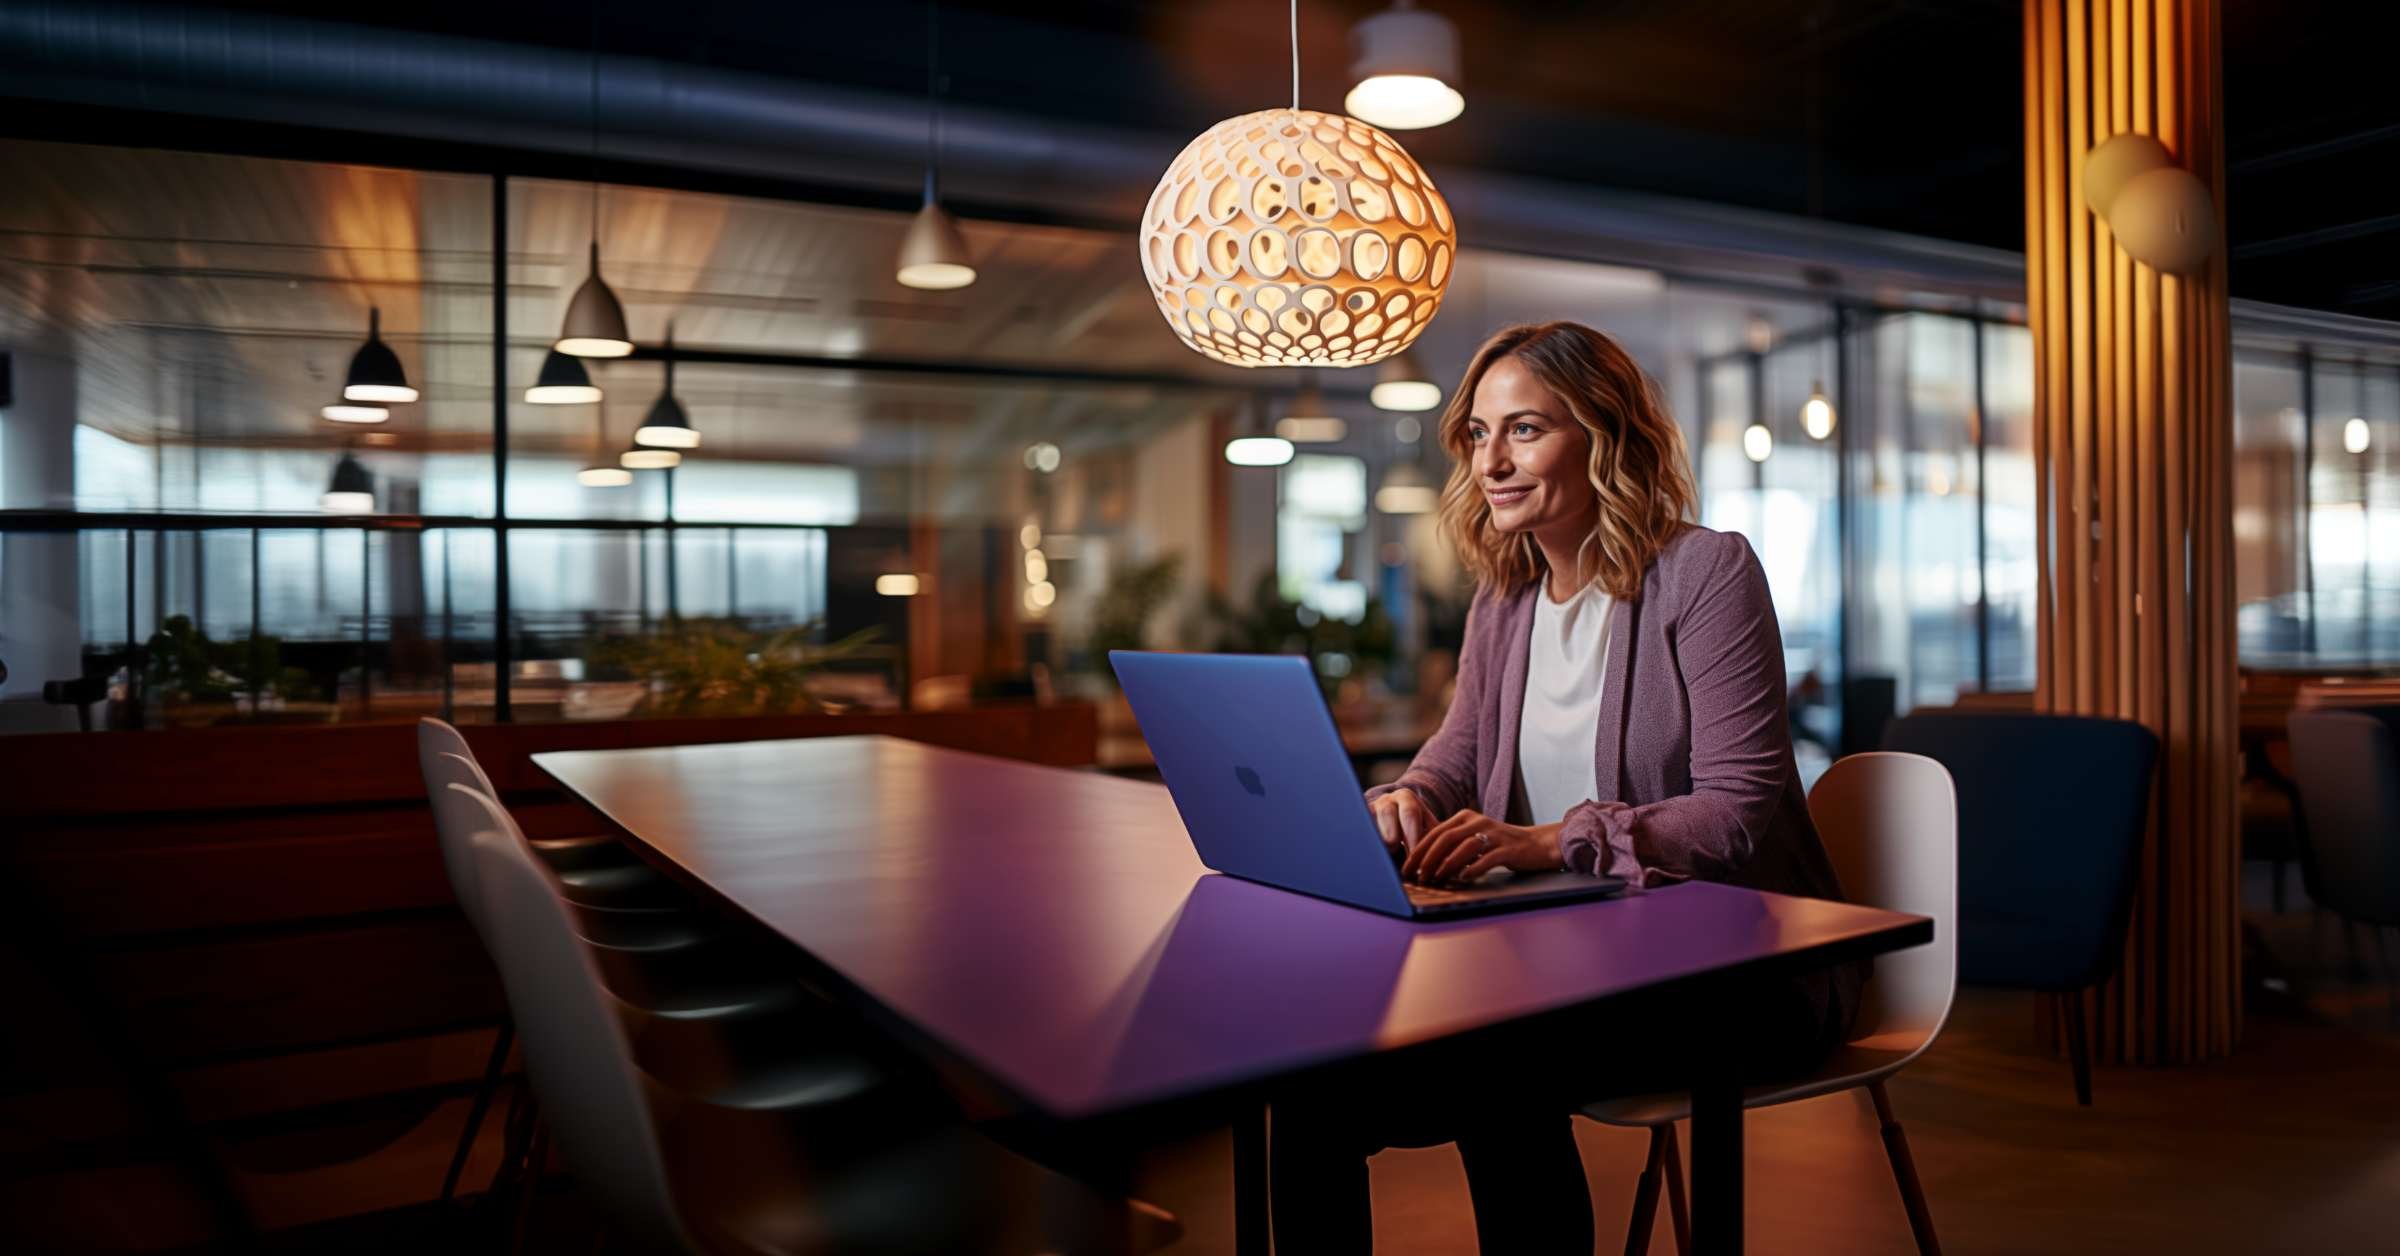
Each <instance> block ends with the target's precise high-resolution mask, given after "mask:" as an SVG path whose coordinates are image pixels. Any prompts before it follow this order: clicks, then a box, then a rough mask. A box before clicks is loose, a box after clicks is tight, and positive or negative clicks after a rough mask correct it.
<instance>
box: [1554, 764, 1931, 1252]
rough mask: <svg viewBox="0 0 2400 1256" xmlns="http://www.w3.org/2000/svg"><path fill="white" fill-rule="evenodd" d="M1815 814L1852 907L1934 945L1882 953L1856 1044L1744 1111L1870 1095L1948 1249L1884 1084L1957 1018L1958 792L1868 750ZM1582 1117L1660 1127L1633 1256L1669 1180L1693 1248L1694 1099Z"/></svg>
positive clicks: (1599, 1108) (1894, 1152) (1815, 803)
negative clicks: (1687, 1125) (1919, 930)
mask: <svg viewBox="0 0 2400 1256" xmlns="http://www.w3.org/2000/svg"><path fill="white" fill-rule="evenodd" d="M1808 810H1809V815H1810V816H1811V818H1813V819H1814V820H1815V821H1816V825H1817V832H1818V834H1819V836H1820V837H1822V838H1823V839H1824V842H1825V851H1826V854H1828V855H1829V856H1831V857H1832V859H1833V865H1834V871H1835V873H1836V874H1838V875H1839V876H1840V877H1841V881H1842V885H1843V887H1844V888H1845V889H1846V890H1848V892H1849V894H1850V897H1851V899H1852V901H1854V902H1860V903H1867V904H1871V905H1873V906H1876V907H1882V908H1887V909H1890V910H1893V911H1905V912H1913V913H1915V914H1917V915H1920V916H1930V917H1932V919H1933V941H1932V942H1931V943H1929V944H1927V945H1925V946H1920V947H1914V948H1911V949H1909V950H1905V951H1898V952H1894V953H1892V954H1889V955H1885V956H1881V957H1879V958H1878V959H1877V960H1876V961H1875V976H1874V979H1873V980H1872V981H1869V982H1868V983H1867V985H1866V990H1865V995H1864V998H1863V999H1862V1001H1861V1006H1860V1007H1859V1009H1858V1017H1857V1020H1856V1021H1855V1022H1854V1026H1853V1028H1852V1030H1851V1035H1852V1036H1851V1039H1850V1041H1849V1042H1848V1043H1847V1044H1845V1045H1844V1046H1842V1047H1840V1048H1837V1049H1836V1050H1835V1051H1834V1052H1833V1054H1832V1055H1831V1056H1829V1057H1828V1058H1827V1059H1826V1061H1825V1063H1824V1064H1823V1065H1822V1066H1821V1067H1820V1068H1819V1069H1818V1070H1817V1071H1816V1072H1815V1073H1814V1074H1813V1075H1811V1076H1809V1077H1805V1078H1800V1079H1796V1080H1785V1081H1779V1082H1774V1083H1770V1084H1767V1085H1763V1086H1756V1087H1752V1088H1751V1089H1750V1090H1749V1091H1748V1092H1747V1093H1745V1094H1744V1095H1743V1097H1742V1106H1743V1107H1744V1108H1745V1109H1748V1108H1764V1107H1768V1106H1771V1105H1774V1104H1780V1103H1792V1102H1796V1101H1798V1100H1801V1099H1814V1098H1816V1097H1818V1096H1820V1095H1830V1094H1834V1093H1836V1092H1838V1091H1844V1090H1854V1089H1864V1090H1866V1091H1867V1093H1868V1095H1869V1097H1870V1098H1872V1099H1873V1101H1874V1104H1875V1115H1876V1117H1877V1119H1878V1120H1880V1121H1881V1123H1882V1126H1883V1149H1884V1154H1885V1156H1886V1157H1888V1158H1889V1159H1890V1160H1891V1162H1892V1177H1893V1180H1894V1181H1895V1182H1896V1183H1897V1184H1898V1185H1899V1188H1900V1200H1901V1203H1902V1205H1903V1206H1904V1207H1906V1208H1907V1210H1908V1225H1909V1229H1910V1230H1911V1231H1912V1232H1913V1233H1914V1234H1915V1235H1916V1240H1917V1250H1919V1251H1921V1252H1926V1253H1938V1252H1940V1251H1941V1244H1940V1242H1939V1241H1938V1240H1937V1239H1936V1238H1935V1237H1934V1231H1933V1216H1932V1213H1931V1212H1930V1211H1929V1210H1928V1209H1927V1208H1926V1206H1925V1192H1924V1189H1923V1188H1922V1187H1921V1186H1920V1185H1919V1184H1918V1182H1917V1170H1916V1163H1915V1161H1914V1160H1913V1159H1912V1158H1911V1157H1910V1155H1909V1152H1908V1138H1907V1135H1906V1134H1905V1133H1904V1132H1903V1131H1902V1130H1901V1127H1900V1121H1899V1118H1898V1117H1896V1116H1894V1115H1893V1113H1892V1100H1891V1096H1890V1095H1889V1094H1887V1093H1885V1090H1884V1084H1883V1083H1884V1079H1886V1078H1888V1077H1890V1076H1891V1075H1892V1074H1894V1073H1897V1072H1899V1071H1900V1070H1901V1069H1902V1068H1903V1067H1905V1066H1906V1065H1907V1064H1908V1063H1909V1061H1911V1060H1914V1059H1916V1058H1917V1057H1918V1056H1920V1055H1923V1054H1924V1053H1925V1049H1926V1048H1927V1047H1930V1046H1932V1045H1933V1039H1934V1036H1935V1035H1937V1034H1939V1033H1941V1031H1942V1026H1943V1024H1944V1023H1945V1022H1947V1021H1948V1020H1949V1019H1950V1000H1951V996H1952V995H1953V994H1954V993H1955V992H1956V990H1957V985H1958V933H1957V931H1956V926H1957V923H1958V798H1957V794H1956V793H1955V792H1954V791H1953V790H1952V788H1951V784H1950V774H1949V772H1947V771H1945V770H1944V769H1943V767H1942V765H1941V764H1939V763H1936V762H1934V761H1933V760H1931V759H1928V758H1925V757H1924V756H1922V755H1913V754H1893V753H1890V752H1888V751H1870V752H1868V753H1865V754H1854V755H1851V756H1849V757H1848V758H1845V759H1840V760H1837V761H1836V762H1835V763H1834V765H1833V766H1832V767H1831V768H1828V769H1826V772H1825V775H1824V776H1822V777H1820V778H1819V779H1818V781H1817V785H1816V788H1815V789H1812V790H1810V791H1809V794H1808ZM1583 1112H1584V1115H1585V1116H1588V1117H1590V1118H1592V1119H1593V1120H1595V1121H1599V1122H1601V1123H1603V1124H1606V1125H1619V1126H1639V1127H1644V1128H1647V1129H1648V1130H1649V1131H1650V1157H1649V1161H1648V1163H1647V1164H1646V1165H1645V1166H1644V1167H1643V1169H1642V1178H1641V1182H1640V1184H1639V1186H1637V1187H1636V1189H1635V1193H1634V1213H1633V1225H1632V1229H1631V1231H1630V1232H1629V1233H1628V1234H1627V1235H1626V1237H1625V1250H1626V1252H1627V1253H1628V1254H1629V1256H1634V1254H1638V1253H1641V1252H1645V1251H1647V1250H1649V1246H1650V1228H1651V1223H1652V1220H1653V1218H1655V1217H1656V1216H1657V1209H1658V1190H1659V1184H1660V1180H1661V1178H1662V1177H1663V1178H1664V1179H1665V1182H1666V1186H1667V1190H1668V1193H1669V1202H1670V1203H1671V1204H1672V1205H1673V1214H1674V1231H1675V1240H1676V1246H1677V1249H1678V1250H1689V1246H1690V1237H1689V1232H1688V1225H1687V1223H1686V1222H1685V1220H1684V1216H1683V1211H1684V1210H1683V1207H1682V1201H1683V1165H1682V1161H1681V1158H1680V1153H1679V1152H1678V1151H1677V1149H1676V1142H1677V1140H1676V1137H1675V1123H1676V1122H1677V1121H1680V1120H1683V1119H1684V1118H1686V1117H1688V1116H1690V1115H1691V1098H1690V1096H1689V1095H1685V1094H1680V1093H1678V1094H1661V1095H1644V1096H1637V1097H1633V1098H1626V1099H1613V1100H1610V1101H1608V1102H1605V1103H1596V1104H1593V1105H1592V1106H1590V1107H1588V1108H1585V1109H1584V1110H1583Z"/></svg>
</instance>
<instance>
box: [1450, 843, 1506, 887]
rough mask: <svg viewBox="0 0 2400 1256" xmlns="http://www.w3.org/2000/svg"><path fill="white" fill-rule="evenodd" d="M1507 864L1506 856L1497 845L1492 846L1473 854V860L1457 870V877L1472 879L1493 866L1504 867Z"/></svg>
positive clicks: (1463, 879)
mask: <svg viewBox="0 0 2400 1256" xmlns="http://www.w3.org/2000/svg"><path fill="white" fill-rule="evenodd" d="M1507 866H1508V856H1507V855H1506V854H1504V853H1503V852H1502V851H1501V849H1500V848H1499V847H1498V846H1494V847H1493V848H1491V849H1490V850H1487V851H1485V852H1483V853H1482V854H1480V855H1477V856H1475V862H1473V863H1471V864H1468V865H1467V866H1466V867H1465V868H1463V869H1461V870H1460V871H1459V874H1458V879H1459V880H1461V881H1474V880H1477V879H1480V878H1481V877H1482V876H1483V875H1484V874H1486V873H1488V872H1490V871H1491V870H1492V869H1494V868H1505V867H1507Z"/></svg>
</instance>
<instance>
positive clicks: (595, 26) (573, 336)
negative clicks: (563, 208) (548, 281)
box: [553, 6, 633, 358]
mask: <svg viewBox="0 0 2400 1256" xmlns="http://www.w3.org/2000/svg"><path fill="white" fill-rule="evenodd" d="M591 256H592V270H591V274H589V275H587V276H586V277H585V278H584V281H583V286H582V287H580V288H577V289H576V290H575V299H574V300H572V301H569V302H568V303H567V319H566V322H565V323H563V324H561V325H560V327H559V329H558V343H557V344H556V345H555V346H553V347H555V348H556V349H557V350H558V351H559V352H560V353H566V354H572V355H573V356H575V357H579V358H621V357H624V356H625V355H626V354H629V353H631V352H633V336H632V335H631V334H630V333H628V332H627V331H626V329H625V307H624V305H623V304H621V303H620V302H618V300H617V294H616V293H615V292H613V291H611V290H610V289H609V286H608V281H607V280H605V279H602V278H601V277H600V17H599V10H598V6H594V8H593V15H592V254H591Z"/></svg>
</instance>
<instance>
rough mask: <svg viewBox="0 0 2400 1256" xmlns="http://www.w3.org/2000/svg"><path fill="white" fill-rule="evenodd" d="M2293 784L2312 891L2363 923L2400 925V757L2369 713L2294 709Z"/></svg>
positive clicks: (2385, 726)
mask: <svg viewBox="0 0 2400 1256" xmlns="http://www.w3.org/2000/svg"><path fill="white" fill-rule="evenodd" d="M2289 729H2290V732H2291V737H2292V783H2293V784H2294V785H2297V786H2299V788H2300V818H2301V820H2302V822H2303V823H2302V825H2301V831H2302V833H2304V834H2305V835H2306V839H2307V842H2308V847H2309V855H2310V858H2311V860H2312V862H2313V863H2314V864H2315V866H2316V878H2315V879H2316V882H2317V884H2316V885H2315V886H2314V887H2312V889H2311V891H2310V892H2311V893H2312V894H2316V895H2319V896H2320V897H2321V901H2322V902H2323V903H2324V905H2325V906H2327V907H2330V908H2332V909H2333V910H2335V911H2337V912H2340V913H2341V914H2343V915H2344V916H2348V917H2351V918H2352V919H2356V920H2364V921H2372V922H2374V923H2376V924H2400V754H2395V752H2394V739H2393V736H2392V728H2391V725H2390V724H2389V723H2387V722H2386V720H2385V719H2384V718H2383V717H2382V716H2381V715H2380V714H2379V713H2375V712H2368V711H2358V710H2340V709H2332V708H2319V709H2316V710H2306V711H2294V712H2292V716H2291V722H2290V724H2289Z"/></svg>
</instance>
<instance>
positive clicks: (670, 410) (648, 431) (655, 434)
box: [625, 323, 700, 467]
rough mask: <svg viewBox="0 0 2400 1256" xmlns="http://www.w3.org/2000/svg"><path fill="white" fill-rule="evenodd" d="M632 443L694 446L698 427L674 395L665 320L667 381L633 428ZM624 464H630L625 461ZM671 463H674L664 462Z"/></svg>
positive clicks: (671, 342)
mask: <svg viewBox="0 0 2400 1256" xmlns="http://www.w3.org/2000/svg"><path fill="white" fill-rule="evenodd" d="M633 443H634V444H636V445H652V446H656V447H658V448H660V449H697V448H699V447H700V431H699V429H697V428H695V427H693V426H692V420H691V417H690V416H688V415H686V414H685V413H684V412H683V403H682V402H680V401H677V400H676V399H675V325H674V324H673V323H669V324H667V381H666V387H665V388H664V389H662V390H661V391H660V392H659V394H658V400H657V401H654V402H652V403H650V417H648V418H646V419H643V420H642V425H641V426H640V427H637V428H635V429H634V430H633ZM625 465H626V466H629V467H630V466H632V465H633V464H632V463H630V462H628V463H626V464H625ZM663 465H665V466H670V467H671V466H673V465H675V464H674V463H672V462H670V463H665V464H663Z"/></svg>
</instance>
